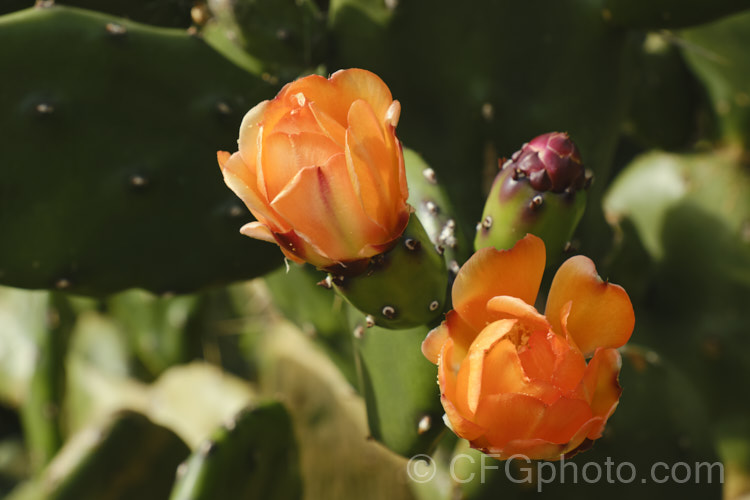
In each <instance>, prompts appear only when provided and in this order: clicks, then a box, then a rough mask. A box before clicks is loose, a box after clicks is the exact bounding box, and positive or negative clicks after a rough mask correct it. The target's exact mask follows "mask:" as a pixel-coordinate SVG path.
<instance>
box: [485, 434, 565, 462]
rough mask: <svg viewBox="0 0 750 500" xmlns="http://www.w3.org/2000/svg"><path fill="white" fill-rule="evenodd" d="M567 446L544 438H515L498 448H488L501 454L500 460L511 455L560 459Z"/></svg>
mask: <svg viewBox="0 0 750 500" xmlns="http://www.w3.org/2000/svg"><path fill="white" fill-rule="evenodd" d="M564 448H565V446H564V445H560V444H556V443H550V442H549V441H545V440H544V439H513V440H511V441H508V443H507V444H506V445H505V446H504V447H503V448H502V449H498V450H492V449H490V450H488V452H487V453H491V454H492V455H493V457H494V455H499V456H498V457H497V458H498V459H499V460H507V459H509V458H511V457H514V456H515V458H522V457H523V458H528V459H529V460H559V459H560V455H561V453H562V451H563V449H564Z"/></svg>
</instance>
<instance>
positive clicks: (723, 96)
mask: <svg viewBox="0 0 750 500" xmlns="http://www.w3.org/2000/svg"><path fill="white" fill-rule="evenodd" d="M744 3H745V5H746V7H747V8H748V9H750V4H748V2H744ZM680 36H682V37H684V38H685V40H687V42H688V43H689V44H690V45H688V46H687V47H686V48H685V50H684V52H683V53H684V55H685V58H686V59H687V61H688V63H689V65H690V66H691V67H692V69H693V70H694V71H695V73H696V74H697V75H698V78H699V79H700V80H701V81H702V82H703V83H704V85H705V86H706V88H707V89H708V93H709V95H710V97H711V101H712V103H713V106H714V110H715V112H716V114H717V116H718V118H719V122H720V128H721V133H722V139H723V140H724V141H725V142H727V143H730V144H732V145H736V146H739V147H741V148H744V150H745V151H748V150H750V60H749V59H748V57H747V47H748V46H749V45H750V10H748V11H747V12H744V13H742V14H738V15H735V16H732V17H728V18H726V19H722V20H719V21H716V22H714V23H711V24H707V25H705V26H700V27H697V28H693V29H689V30H684V31H682V32H681V33H680Z"/></svg>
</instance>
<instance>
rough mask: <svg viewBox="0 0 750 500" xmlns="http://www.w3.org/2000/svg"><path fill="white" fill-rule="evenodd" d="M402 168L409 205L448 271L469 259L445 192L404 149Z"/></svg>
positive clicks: (420, 161)
mask: <svg viewBox="0 0 750 500" xmlns="http://www.w3.org/2000/svg"><path fill="white" fill-rule="evenodd" d="M404 165H405V167H406V180H407V183H408V184H409V204H410V205H411V206H412V207H414V209H415V211H416V215H417V217H418V218H419V221H420V222H421V223H422V226H423V227H424V229H425V231H426V232H427V234H428V235H429V237H430V240H431V241H432V243H433V244H434V245H436V246H441V247H442V248H443V249H444V251H445V254H444V255H445V262H446V265H447V266H448V268H449V269H450V268H452V267H453V268H455V267H456V266H460V265H461V264H463V263H464V262H465V261H466V260H467V259H468V258H469V257H470V256H471V253H472V247H471V244H470V242H469V240H468V239H467V238H466V234H465V232H464V231H463V226H462V225H460V224H459V219H458V215H457V213H456V211H455V210H454V207H453V205H452V204H451V201H450V198H449V197H448V193H447V192H446V190H445V188H444V187H443V186H442V185H441V184H440V182H439V179H438V177H437V174H436V173H435V171H434V170H433V169H432V168H430V166H429V165H428V164H427V162H425V160H424V159H423V158H422V157H421V156H420V155H419V154H418V153H417V152H415V151H413V150H411V149H408V148H404ZM454 262H455V264H456V266H453V263H454Z"/></svg>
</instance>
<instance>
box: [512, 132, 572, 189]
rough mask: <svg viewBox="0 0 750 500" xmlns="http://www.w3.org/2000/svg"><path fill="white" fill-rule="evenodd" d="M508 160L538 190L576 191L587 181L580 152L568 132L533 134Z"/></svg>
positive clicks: (519, 174) (517, 172)
mask: <svg viewBox="0 0 750 500" xmlns="http://www.w3.org/2000/svg"><path fill="white" fill-rule="evenodd" d="M511 161H512V164H513V166H514V167H515V172H516V174H517V175H518V176H524V177H527V178H528V179H529V184H531V187H533V188H534V189H536V190H537V191H552V192H553V193H562V192H563V191H565V190H570V191H578V190H579V189H581V188H583V185H584V183H585V180H586V172H585V170H584V169H583V164H582V163H581V154H580V153H579V151H578V148H577V147H576V145H575V144H574V143H573V141H571V140H570V137H568V134H565V133H562V132H550V133H548V134H542V135H540V136H538V137H535V138H534V139H532V140H531V141H530V142H529V143H528V144H525V145H524V146H523V147H522V148H521V150H520V151H518V152H516V153H515V154H514V155H513V158H512V160H511Z"/></svg>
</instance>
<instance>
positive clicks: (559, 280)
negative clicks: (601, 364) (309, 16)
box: [545, 255, 635, 354]
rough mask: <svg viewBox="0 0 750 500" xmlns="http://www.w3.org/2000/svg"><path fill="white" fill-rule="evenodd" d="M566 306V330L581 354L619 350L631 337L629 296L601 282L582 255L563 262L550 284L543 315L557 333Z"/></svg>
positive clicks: (619, 288)
mask: <svg viewBox="0 0 750 500" xmlns="http://www.w3.org/2000/svg"><path fill="white" fill-rule="evenodd" d="M568 302H571V304H572V305H571V309H570V315H569V316H568V318H567V328H568V331H569V332H570V335H571V336H572V337H573V340H574V341H575V342H576V344H577V345H578V347H579V349H580V350H581V352H583V353H584V354H588V353H591V352H593V351H594V349H596V348H597V347H620V346H622V345H623V344H625V342H627V341H628V339H629V338H630V335H631V334H632V333H633V326H634V325H635V315H634V313H633V306H632V304H631V303H630V298H629V297H628V294H627V293H626V292H625V290H624V289H623V288H622V287H620V286H618V285H613V284H611V283H608V282H604V281H602V279H601V278H600V277H599V275H598V274H597V273H596V266H595V265H594V263H593V262H592V261H591V259H589V258H587V257H584V256H582V255H578V256H576V257H571V258H570V259H568V260H567V261H565V262H564V263H563V265H562V266H560V269H559V270H558V271H557V274H555V278H554V279H553V280H552V286H551V288H550V292H549V297H548V299H547V307H546V311H545V315H546V316H547V319H548V320H549V322H550V324H551V325H552V328H553V329H554V330H555V331H556V332H558V333H559V332H562V321H563V318H562V316H563V309H564V308H565V306H566V304H568Z"/></svg>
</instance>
